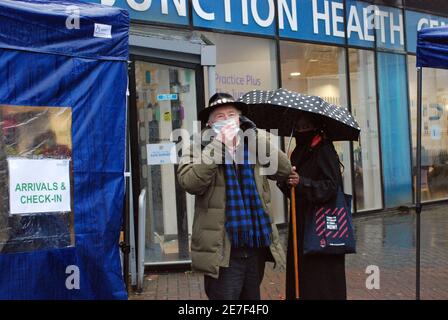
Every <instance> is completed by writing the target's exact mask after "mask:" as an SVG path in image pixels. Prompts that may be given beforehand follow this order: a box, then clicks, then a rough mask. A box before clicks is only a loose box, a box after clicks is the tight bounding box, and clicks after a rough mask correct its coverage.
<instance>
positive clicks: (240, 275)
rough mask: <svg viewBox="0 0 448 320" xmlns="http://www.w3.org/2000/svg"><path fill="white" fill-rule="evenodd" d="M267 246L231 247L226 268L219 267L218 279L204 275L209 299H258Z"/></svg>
mask: <svg viewBox="0 0 448 320" xmlns="http://www.w3.org/2000/svg"><path fill="white" fill-rule="evenodd" d="M267 250H269V249H267V248H262V249H252V248H232V250H231V253H230V263H229V267H228V268H223V267H221V268H219V277H218V279H215V278H212V277H210V276H207V275H205V276H204V288H205V293H206V294H207V297H208V298H209V299H210V300H260V285H261V282H262V281H263V277H264V268H265V263H266V255H267Z"/></svg>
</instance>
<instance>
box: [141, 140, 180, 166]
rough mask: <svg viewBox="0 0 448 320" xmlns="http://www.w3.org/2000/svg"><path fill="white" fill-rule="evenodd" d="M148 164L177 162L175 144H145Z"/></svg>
mask: <svg viewBox="0 0 448 320" xmlns="http://www.w3.org/2000/svg"><path fill="white" fill-rule="evenodd" d="M146 151H147V152H148V164H149V165H162V164H172V163H177V157H176V145H175V144H174V143H154V144H147V145H146Z"/></svg>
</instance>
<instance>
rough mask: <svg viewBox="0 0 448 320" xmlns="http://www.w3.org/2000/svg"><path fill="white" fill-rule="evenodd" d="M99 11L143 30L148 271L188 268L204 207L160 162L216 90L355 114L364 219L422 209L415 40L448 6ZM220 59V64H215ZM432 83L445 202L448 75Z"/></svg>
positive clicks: (434, 194)
mask: <svg viewBox="0 0 448 320" xmlns="http://www.w3.org/2000/svg"><path fill="white" fill-rule="evenodd" d="M91 2H98V3H103V4H105V5H114V6H119V7H122V8H125V9H128V11H129V13H130V16H131V19H132V21H133V22H132V26H131V36H133V37H134V38H133V39H134V40H132V39H131V43H130V44H131V53H132V55H131V61H132V64H131V72H130V117H129V118H130V128H131V135H130V137H131V146H133V147H132V150H133V152H131V156H132V157H133V166H132V170H133V177H135V178H134V181H133V184H132V185H133V189H134V194H138V193H139V192H140V190H142V189H144V188H145V189H146V190H147V201H146V207H147V208H146V209H147V219H146V223H145V226H146V231H145V234H146V260H145V261H146V262H147V264H175V263H187V262H188V261H189V235H190V234H191V228H192V217H193V206H194V198H193V197H192V196H190V195H188V194H185V192H183V191H182V190H181V189H180V188H179V186H178V184H177V181H176V178H175V169H176V165H175V164H165V165H164V164H162V163H163V162H162V163H161V162H157V161H160V159H159V158H157V157H154V154H151V150H153V149H154V148H165V147H166V148H169V143H170V141H169V140H170V133H171V132H172V130H174V129H177V128H184V129H188V130H189V131H190V132H192V131H193V130H194V127H193V121H194V120H196V119H197V113H198V111H199V110H201V109H202V108H203V107H204V106H205V101H207V98H208V96H209V92H211V91H213V90H209V89H210V86H212V87H214V88H216V90H217V91H226V92H229V93H231V94H232V95H233V96H235V97H239V96H241V95H242V94H244V93H245V92H247V91H249V90H253V89H275V88H279V87H284V88H287V89H290V90H294V91H298V92H302V93H306V94H313V95H319V96H321V97H323V98H324V99H326V100H327V101H329V102H331V103H334V104H337V105H341V106H345V107H348V108H349V109H350V110H351V112H352V114H353V115H354V116H355V118H356V119H357V121H358V123H359V125H360V126H361V135H360V139H359V141H357V142H337V143H336V148H337V151H338V153H339V156H340V159H341V161H342V163H343V164H344V173H343V176H344V188H345V190H346V192H348V193H351V194H353V196H354V201H353V208H354V212H355V214H359V213H361V212H366V211H373V210H384V209H387V208H396V207H399V206H402V205H409V204H411V203H412V202H413V199H414V189H415V176H416V170H415V141H416V113H417V112H416V98H417V93H416V92H417V83H416V79H417V77H416V68H415V64H416V58H415V50H416V35H417V30H419V29H421V28H426V27H435V26H440V25H445V24H448V6H446V5H444V4H443V2H444V1H409V0H408V1H404V0H403V1H402V0H383V1H355V0H251V1H248V0H190V1H187V0H152V1H151V0H115V1H114V0H97V1H91ZM176 43H177V44H180V46H178V47H176ZM190 45H191V50H189V49H188V48H189V46H190ZM195 46H196V47H197V46H199V47H200V50H199V51H200V52H199V51H198V53H197V54H196V55H195V52H194V51H195V49H194V47H195ZM206 50H207V51H209V52H205V51H206ZM214 50H215V51H214ZM214 54H216V55H215V60H216V61H215V62H209V63H207V61H204V60H207V57H209V56H210V55H212V56H213V55H214ZM211 60H213V59H211ZM212 65H215V66H216V67H215V68H211V66H212ZM210 70H213V71H214V72H209V71H210ZM209 77H213V78H214V80H213V79H209ZM423 83H424V88H423V137H422V141H423V143H422V144H423V150H422V166H423V167H422V186H421V187H422V199H423V201H440V200H446V199H447V198H448V132H447V129H448V71H446V70H436V69H428V70H424V76H423ZM214 88H213V89H214ZM281 143H282V145H287V143H288V139H285V141H281ZM156 158H157V159H158V160H157V159H156ZM155 159H156V160H155ZM152 161H154V162H152ZM272 189H273V191H274V192H273V193H274V195H273V197H274V205H275V208H276V220H277V221H276V222H277V223H284V222H286V221H287V205H288V204H287V202H286V201H285V199H284V197H283V196H282V195H281V193H280V192H279V191H278V190H277V189H276V188H275V186H274V185H272ZM134 198H135V199H136V197H134ZM134 202H135V203H136V201H134Z"/></svg>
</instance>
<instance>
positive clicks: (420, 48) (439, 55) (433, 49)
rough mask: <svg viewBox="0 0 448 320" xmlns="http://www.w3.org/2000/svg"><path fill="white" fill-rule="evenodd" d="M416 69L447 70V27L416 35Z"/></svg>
mask: <svg viewBox="0 0 448 320" xmlns="http://www.w3.org/2000/svg"><path fill="white" fill-rule="evenodd" d="M417 67H430V68H442V69H448V26H443V27H437V28H426V29H422V30H420V31H419V32H418V33H417Z"/></svg>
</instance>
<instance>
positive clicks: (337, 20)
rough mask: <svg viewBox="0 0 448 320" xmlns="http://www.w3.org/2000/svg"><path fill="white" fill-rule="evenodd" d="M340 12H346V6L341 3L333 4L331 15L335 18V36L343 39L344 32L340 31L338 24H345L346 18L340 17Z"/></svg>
mask: <svg viewBox="0 0 448 320" xmlns="http://www.w3.org/2000/svg"><path fill="white" fill-rule="evenodd" d="M338 10H344V4H343V3H339V2H333V3H332V4H331V13H332V18H333V35H334V36H336V37H340V38H343V37H344V31H341V30H339V29H338V24H340V23H342V24H343V23H344V17H341V16H338Z"/></svg>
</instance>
